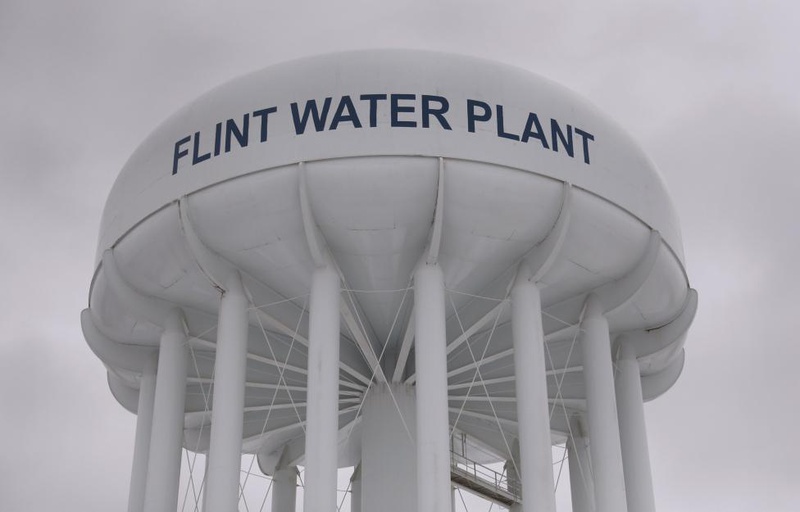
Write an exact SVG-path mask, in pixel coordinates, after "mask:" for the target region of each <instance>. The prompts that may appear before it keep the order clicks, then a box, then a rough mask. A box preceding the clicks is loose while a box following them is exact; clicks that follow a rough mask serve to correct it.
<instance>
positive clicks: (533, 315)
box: [511, 269, 556, 512]
mask: <svg viewBox="0 0 800 512" xmlns="http://www.w3.org/2000/svg"><path fill="white" fill-rule="evenodd" d="M529 277H530V275H529V273H528V272H527V271H525V270H524V269H521V271H520V274H519V275H518V277H517V280H516V282H515V284H514V288H513V289H512V290H511V329H512V333H513V334H512V335H513V340H514V341H513V342H514V373H515V375H516V392H517V421H518V425H519V462H520V465H521V466H522V467H520V468H517V469H518V470H519V473H520V475H519V478H520V483H521V487H522V511H523V512H555V510H556V500H555V490H554V485H553V460H552V452H551V449H552V448H551V442H550V411H549V408H548V405H547V376H546V374H545V355H544V350H545V347H544V332H543V331H542V304H541V299H540V296H539V288H538V287H537V286H536V283H534V282H532V281H531V280H530V279H529Z"/></svg>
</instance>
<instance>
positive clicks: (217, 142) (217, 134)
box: [214, 123, 222, 156]
mask: <svg viewBox="0 0 800 512" xmlns="http://www.w3.org/2000/svg"><path fill="white" fill-rule="evenodd" d="M221 146H222V123H217V126H215V127H214V156H219V150H220V147H221Z"/></svg>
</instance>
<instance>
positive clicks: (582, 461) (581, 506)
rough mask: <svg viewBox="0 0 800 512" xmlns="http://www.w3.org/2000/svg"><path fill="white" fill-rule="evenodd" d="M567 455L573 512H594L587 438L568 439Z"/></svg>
mask: <svg viewBox="0 0 800 512" xmlns="http://www.w3.org/2000/svg"><path fill="white" fill-rule="evenodd" d="M567 453H568V456H569V486H570V492H571V494H572V512H592V511H593V510H594V485H593V483H592V472H591V466H590V464H589V447H588V446H587V444H586V438H585V437H578V436H576V437H570V438H569V439H567Z"/></svg>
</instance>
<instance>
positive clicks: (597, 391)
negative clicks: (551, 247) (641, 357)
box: [581, 295, 627, 512]
mask: <svg viewBox="0 0 800 512" xmlns="http://www.w3.org/2000/svg"><path fill="white" fill-rule="evenodd" d="M581 331H582V333H581V348H582V349H583V376H584V379H585V382H586V409H587V410H586V415H587V419H588V422H589V440H590V444H589V449H590V452H591V454H592V467H593V469H594V477H595V481H594V484H595V487H594V491H595V505H596V510H597V512H625V511H626V510H627V507H626V499H625V478H624V476H623V472H622V451H621V447H620V441H619V424H618V423H617V400H616V397H615V390H614V368H613V366H612V364H611V340H610V338H609V332H608V321H607V320H606V318H605V316H603V310H602V306H601V304H600V301H599V300H598V299H597V297H595V296H594V295H590V296H589V298H587V300H586V311H585V312H584V317H583V322H582V323H581Z"/></svg>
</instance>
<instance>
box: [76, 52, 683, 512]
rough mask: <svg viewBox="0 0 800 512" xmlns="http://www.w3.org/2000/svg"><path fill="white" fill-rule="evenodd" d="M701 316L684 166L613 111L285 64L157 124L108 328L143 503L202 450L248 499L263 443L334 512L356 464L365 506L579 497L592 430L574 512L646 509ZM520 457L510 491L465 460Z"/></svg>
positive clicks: (101, 252)
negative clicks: (243, 473)
mask: <svg viewBox="0 0 800 512" xmlns="http://www.w3.org/2000/svg"><path fill="white" fill-rule="evenodd" d="M696 304H697V296H696V293H695V292H694V291H693V290H692V289H691V288H690V286H689V283H688V278H687V275H686V272H685V268H684V258H683V248H682V242H681V235H680V229H679V226H678V221H677V218H676V215H675V212H674V210H673V207H672V204H671V202H670V199H669V197H668V194H667V192H666V190H665V187H664V184H663V181H662V179H661V177H660V176H659V173H658V172H657V170H656V168H655V166H654V165H653V163H652V162H651V161H650V160H649V159H648V158H647V156H646V155H645V154H644V153H643V152H642V151H641V149H640V148H639V147H638V146H637V144H636V143H635V142H634V141H633V140H632V139H631V138H630V137H629V136H628V135H627V134H626V133H625V132H624V131H623V130H622V129H620V128H619V127H618V126H617V125H616V124H614V123H613V122H612V121H611V120H610V119H609V118H608V117H607V116H606V115H604V114H603V113H601V112H599V111H598V110H597V109H596V108H594V107H593V106H592V105H590V104H589V103H587V102H586V101H585V100H583V99H581V98H580V97H578V96H577V95H575V94H574V93H572V92H570V91H569V90H567V89H565V88H564V87H562V86H559V85H557V84H555V83H553V82H550V81H548V80H546V79H543V78H541V77H539V76H536V75H534V74H531V73H530V72H528V71H524V70H521V69H517V68H513V67H510V66H507V65H503V64H498V63H494V62H489V61H485V60H479V59H474V58H469V57H463V56H455V55H447V54H439V53H429V52H421V51H399V50H394V51H387V50H382V51H363V52H352V53H342V54H335V55H325V56H320V57H314V58H307V59H302V60H297V61H292V62H287V63H284V64H280V65H276V66H272V67H269V68H266V69H264V70H262V71H258V72H256V73H253V74H250V75H247V76H244V77H241V78H239V79H236V80H233V81H231V82H229V83H227V84H224V85H222V86H220V87H218V88H217V89H214V90H212V91H211V92H209V93H207V94H205V95H204V96H201V97H200V98H198V99H197V100H195V101H193V102H191V103H189V104H188V105H187V106H185V107H184V108H183V109H182V110H180V111H178V112H177V113H175V114H174V115H173V116H171V117H170V118H169V119H168V120H167V121H166V122H164V123H163V124H162V125H161V126H160V127H158V128H157V129H156V130H155V131H154V132H153V133H152V134H151V135H150V136H149V137H148V138H147V139H146V140H145V141H144V142H143V143H142V144H141V145H140V146H139V148H138V149H137V150H136V151H135V152H134V154H133V155H132V156H131V158H130V160H129V161H128V162H127V164H126V165H125V167H124V168H123V169H122V171H121V172H120V174H119V177H118V178H117V180H116V183H115V184H114V187H113V189H112V191H111V193H110V195H109V198H108V201H107V204H106V207H105V211H104V212H103V218H102V223H101V228H100V236H99V243H98V249H97V258H96V271H95V274H94V276H93V279H92V283H91V288H90V299H89V307H88V308H87V309H86V310H85V311H84V312H83V314H82V323H83V328H84V333H85V336H86V339H87V342H88V343H89V345H90V346H91V348H92V349H93V350H94V351H95V353H96V354H97V355H98V357H99V358H100V359H101V360H102V361H103V363H104V364H105V365H106V367H107V368H108V381H109V385H110V388H111V391H112V393H113V394H114V396H115V397H116V399H117V400H118V401H119V402H120V403H121V404H122V406H124V407H125V408H127V409H129V410H131V411H134V412H138V416H139V419H138V426H137V443H136V449H135V460H134V468H133V476H132V480H131V510H175V503H176V501H175V500H176V499H177V479H178V472H179V470H180V449H181V447H185V448H187V449H189V450H193V451H197V452H202V453H207V454H208V457H209V462H208V469H207V477H206V484H205V501H206V510H209V511H217V510H220V511H221V510H235V508H236V502H237V500H238V492H239V489H238V482H239V460H240V456H241V453H255V454H258V460H259V464H260V466H261V468H262V470H263V471H264V472H265V473H267V474H270V475H272V476H273V477H274V478H275V484H274V485H275V489H274V490H273V498H274V500H275V501H273V503H274V507H278V508H291V507H293V506H294V501H293V490H294V485H295V481H296V480H295V479H293V477H292V475H294V474H295V473H294V468H295V467H296V466H297V465H298V464H299V465H303V466H304V467H305V471H306V473H305V475H306V478H305V489H306V492H305V503H304V507H305V510H306V511H307V512H318V511H319V512H322V511H323V510H324V511H326V512H328V511H332V510H334V508H333V507H335V506H336V504H335V493H336V469H337V467H344V466H357V467H358V468H359V469H358V470H357V471H356V476H357V478H358V481H357V482H355V484H357V486H358V495H356V494H355V485H354V495H353V500H354V505H353V506H354V508H355V507H356V506H360V507H361V509H362V510H364V511H365V512H372V511H377V510H381V511H382V512H383V511H387V510H388V511H394V510H397V511H401V510H403V511H404V510H413V509H414V508H415V507H416V509H417V510H419V511H420V512H423V511H437V512H445V511H446V512H449V511H450V499H451V496H450V488H451V485H453V484H454V483H455V484H458V485H463V486H468V487H469V486H473V487H474V490H476V492H482V493H485V494H486V495H487V496H490V498H491V499H495V500H499V501H501V502H504V503H505V502H507V504H508V505H509V506H512V507H522V510H526V511H527V510H531V511H533V510H535V511H539V510H553V509H554V502H553V476H552V468H551V458H550V457H551V455H550V446H551V445H552V444H554V443H562V442H566V443H567V446H568V448H569V449H570V458H571V461H570V462H571V464H570V467H571V468H573V469H572V473H573V474H572V475H571V482H572V493H573V507H574V509H575V510H590V509H591V508H590V507H594V509H596V510H598V511H609V512H611V511H613V512H618V511H620V510H625V509H626V507H627V509H628V510H630V511H631V512H633V511H634V510H637V511H638V510H652V507H653V498H652V488H651V483H650V467H649V460H648V456H647V444H646V438H645V432H644V417H643V413H642V402H643V401H647V400H651V399H653V398H655V397H657V396H658V395H660V394H661V393H664V392H665V391H666V390H667V389H669V387H670V386H672V384H673V383H674V382H675V380H676V379H677V377H678V376H679V374H680V373H681V370H682V368H683V361H684V352H683V342H684V339H685V336H686V331H687V329H688V327H689V325H690V323H691V320H692V318H693V316H694V312H695V308H696ZM573 457H574V459H573ZM465 461H466V462H465ZM498 461H507V464H506V467H507V471H506V472H505V474H504V475H503V477H502V478H503V480H502V483H497V482H495V484H496V485H494V488H493V489H492V488H490V487H491V486H490V485H484V484H483V483H481V482H471V481H470V480H469V478H470V475H466V476H465V475H463V474H461V473H463V472H464V471H463V469H464V468H465V467H467V466H465V464H469V463H478V464H486V463H492V462H498ZM459 471H461V473H459ZM287 475H288V476H287ZM281 482H284V483H281ZM281 486H283V487H281ZM481 486H483V487H481ZM286 489H289V491H287V490H286ZM492 493H494V494H493V495H492ZM289 495H291V496H289ZM287 496H289V497H287ZM282 500H283V501H282ZM504 500H505V501H504Z"/></svg>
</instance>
